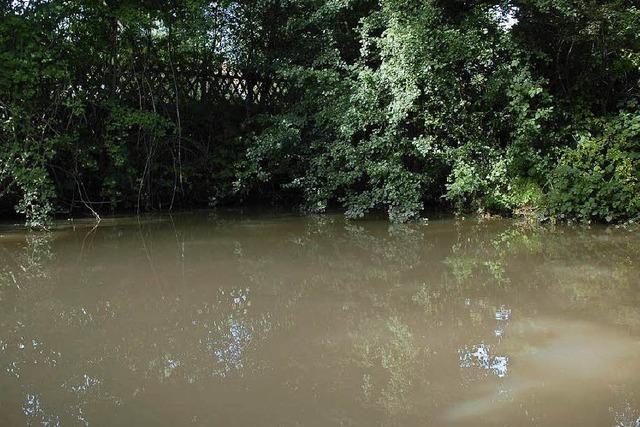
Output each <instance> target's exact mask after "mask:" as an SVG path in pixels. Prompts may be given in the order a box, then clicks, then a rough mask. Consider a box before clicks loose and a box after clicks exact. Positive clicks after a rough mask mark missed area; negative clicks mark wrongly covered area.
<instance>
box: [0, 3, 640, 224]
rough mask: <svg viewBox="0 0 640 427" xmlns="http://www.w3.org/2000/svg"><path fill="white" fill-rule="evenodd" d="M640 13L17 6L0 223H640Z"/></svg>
mask: <svg viewBox="0 0 640 427" xmlns="http://www.w3.org/2000/svg"><path fill="white" fill-rule="evenodd" d="M639 34H640V7H639V6H638V5H637V2H636V1H634V0H607V1H595V0H553V1H551V0H511V1H481V0H449V1H444V0H429V1H424V0H381V1H372V0H240V1H230V0H226V1H225V0H220V1H205V0H172V1H156V0H147V1H128V0H103V1H86V0H33V1H26V0H24V1H5V2H2V3H0V210H2V211H3V212H5V213H8V212H10V211H12V210H13V211H15V212H18V213H19V214H22V215H24V216H25V217H26V220H27V222H28V224H30V225H34V226H36V225H42V224H44V223H45V222H46V220H47V218H49V217H51V216H52V215H54V214H57V213H67V214H75V213H77V214H81V213H94V214H96V215H97V214H99V213H103V212H109V211H113V210H137V211H142V210H157V209H175V208H178V207H194V206H211V205H216V204H220V203H224V204H227V203H249V202H259V203H282V204H284V203H287V204H298V205H300V206H302V207H303V208H304V209H305V210H307V211H314V212H317V211H323V210H326V209H329V208H331V207H337V208H341V209H343V210H344V211H345V213H346V214H347V215H348V216H350V217H361V216H363V215H365V214H366V213H367V212H369V211H371V210H384V211H386V212H387V213H388V215H389V217H390V219H391V220H393V221H406V220H409V219H412V218H415V217H417V216H418V215H420V213H421V211H423V210H424V209H425V208H431V207H439V208H445V209H455V210H459V211H475V212H477V211H480V212H488V213H500V214H506V215H508V214H513V213H524V212H530V213H536V214H538V215H539V216H540V217H541V218H546V217H551V218H560V219H571V220H573V219H577V220H581V221H592V220H595V221H625V220H629V219H634V218H637V217H638V215H640V113H639V112H638V100H639V98H640V38H639Z"/></svg>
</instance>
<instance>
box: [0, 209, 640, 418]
mask: <svg viewBox="0 0 640 427" xmlns="http://www.w3.org/2000/svg"><path fill="white" fill-rule="evenodd" d="M92 225H93V224H92V223H90V222H81V221H75V222H64V223H60V224H59V225H58V226H56V227H55V228H54V230H53V231H52V232H50V233H44V234H43V233H28V232H24V231H22V230H20V229H12V228H11V227H9V226H4V227H3V228H0V425H2V426H14V425H17V426H19V425H42V424H48V425H51V426H55V425H63V426H67V425H96V426H115V425H131V426H175V425H206V426H213V425H216V426H329V425H343V426H374V425H384V426H392V425H399V426H449V425H451V426H484V425H487V426H489V425H490V426H528V425H531V426H561V425H562V426H568V425H572V426H574V425H575V426H578V425H579V426H634V427H636V426H640V232H638V231H635V232H634V231H629V230H617V229H606V228H599V227H593V228H591V229H587V228H579V227H574V228H570V227H560V226H556V227H553V228H551V227H538V226H532V225H526V224H522V223H518V222H516V221H507V220H485V221H479V220H476V219H467V220H462V219H458V220H456V219H441V220H431V221H429V222H428V223H419V224H409V225H389V224H388V223H386V222H384V221H374V220H370V221H363V222H349V221H345V220H344V219H343V218H342V217H341V216H332V215H328V216H317V217H313V216H312V217H296V216H291V215H261V216H260V215H244V216H242V215H238V214H235V215H234V214H220V213H218V214H216V213H196V214H181V215H174V216H173V217H170V216H161V217H152V218H144V219H142V220H140V221H138V220H136V219H135V218H120V219H108V220H103V221H102V223H101V224H100V226H99V227H97V228H95V229H92Z"/></svg>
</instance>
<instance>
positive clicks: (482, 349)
mask: <svg viewBox="0 0 640 427" xmlns="http://www.w3.org/2000/svg"><path fill="white" fill-rule="evenodd" d="M465 305H466V306H470V305H471V301H470V300H466V301H465ZM494 318H495V320H496V322H497V325H496V328H495V329H494V331H493V333H494V335H495V336H496V337H497V338H498V340H500V339H501V338H502V336H503V335H504V333H505V328H506V326H507V325H508V323H509V319H510V318H511V309H510V308H507V307H506V306H504V305H503V306H500V308H498V309H497V310H496V311H495V313H494ZM458 356H459V359H460V367H461V368H465V369H466V368H480V369H484V370H486V371H489V372H491V373H493V374H494V375H495V376H497V377H498V378H504V377H505V376H507V372H508V369H509V357H508V356H498V355H492V354H491V346H490V345H488V344H485V343H484V342H482V343H480V344H476V345H470V346H464V347H463V348H461V349H459V350H458Z"/></svg>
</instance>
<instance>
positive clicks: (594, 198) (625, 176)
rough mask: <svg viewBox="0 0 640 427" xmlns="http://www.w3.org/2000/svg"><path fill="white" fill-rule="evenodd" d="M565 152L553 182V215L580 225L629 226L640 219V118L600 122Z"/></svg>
mask: <svg viewBox="0 0 640 427" xmlns="http://www.w3.org/2000/svg"><path fill="white" fill-rule="evenodd" d="M594 127H596V128H597V130H596V131H593V132H584V133H582V134H581V135H579V137H578V144H577V146H576V147H575V148H568V149H565V150H564V151H563V153H562V157H561V159H560V161H559V163H558V166H557V167H556V168H555V170H554V171H553V172H552V173H551V176H550V179H549V193H548V196H547V203H548V209H549V213H550V214H551V215H552V216H556V217H558V218H567V219H573V218H575V219H578V220H580V221H591V220H596V221H607V222H610V221H623V220H627V219H631V218H634V217H636V216H637V215H638V214H639V213H640V114H638V113H637V112H633V113H631V112H623V113H621V114H620V115H618V116H617V117H614V118H611V119H608V120H597V121H595V126H594Z"/></svg>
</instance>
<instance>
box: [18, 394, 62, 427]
mask: <svg viewBox="0 0 640 427" xmlns="http://www.w3.org/2000/svg"><path fill="white" fill-rule="evenodd" d="M22 412H23V413H24V415H25V416H26V417H27V424H28V425H41V426H46V427H57V426H60V417H58V416H57V415H55V416H54V415H48V414H46V413H45V411H44V409H42V405H41V404H40V396H39V395H37V394H31V393H27V395H26V396H25V399H24V403H23V404H22Z"/></svg>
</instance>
